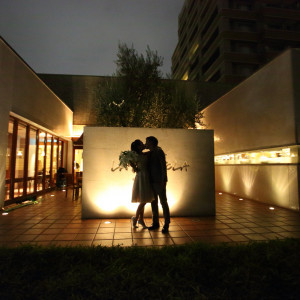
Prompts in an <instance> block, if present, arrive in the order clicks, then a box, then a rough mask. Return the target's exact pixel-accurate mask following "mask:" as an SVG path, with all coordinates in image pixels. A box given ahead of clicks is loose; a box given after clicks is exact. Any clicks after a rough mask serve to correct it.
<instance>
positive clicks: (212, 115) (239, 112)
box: [204, 51, 300, 155]
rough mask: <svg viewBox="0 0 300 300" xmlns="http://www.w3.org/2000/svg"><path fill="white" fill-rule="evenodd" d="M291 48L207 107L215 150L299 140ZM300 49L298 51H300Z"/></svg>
mask: <svg viewBox="0 0 300 300" xmlns="http://www.w3.org/2000/svg"><path fill="white" fill-rule="evenodd" d="M292 53H293V52H292V51H286V52H284V53H283V54H282V55H281V56H279V57H278V58H277V59H275V60H273V61H272V62H270V63H269V64H267V65H266V66H265V67H264V68H262V69H260V70H259V71H258V72H256V73H255V74H254V75H252V76H251V77H249V78H248V79H246V80H245V81H244V82H242V83H241V84H240V85H238V86H237V87H236V88H234V89H233V90H232V91H230V92H229V93H227V94H226V95H224V96H223V97H221V98H220V99H219V100H217V101H216V102H214V103H213V104H211V105H210V106H208V107H207V108H206V109H205V110H204V117H205V119H204V123H205V124H206V125H207V128H212V129H214V131H215V137H216V142H215V154H216V155H218V154H223V153H233V152H238V151H243V150H251V149H261V148H271V147H276V146H280V145H290V144H295V143H296V135H295V113H294V85H295V82H294V80H297V82H298V86H299V84H300V78H299V77H298V79H296V78H294V77H293V64H294V61H293V62H292V56H293V55H292ZM297 53H298V52H297Z"/></svg>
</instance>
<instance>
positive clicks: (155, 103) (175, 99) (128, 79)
mask: <svg viewBox="0 0 300 300" xmlns="http://www.w3.org/2000/svg"><path fill="white" fill-rule="evenodd" d="M115 63H116V65H117V69H116V73H115V74H114V77H111V78H109V79H107V80H105V81H104V82H103V83H101V84H100V85H99V87H98V90H97V101H96V103H95V108H96V110H97V121H98V125H100V126H123V127H153V128H194V127H195V121H196V122H199V121H201V117H202V116H201V114H199V113H198V108H199V103H198V102H199V101H198V99H197V96H196V95H190V94H189V93H188V92H187V90H186V89H184V88H183V87H182V86H181V85H180V84H178V83H177V82H176V81H172V80H163V79H162V73H161V71H160V70H159V67H161V66H162V63H163V59H162V58H161V57H160V56H159V55H158V54H157V51H152V50H151V49H150V48H149V47H147V49H146V55H145V56H144V55H143V54H138V53H137V51H136V50H135V49H134V48H133V46H131V48H129V47H128V46H127V45H126V44H119V48H118V54H117V60H116V61H115Z"/></svg>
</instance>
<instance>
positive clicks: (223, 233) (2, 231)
mask: <svg viewBox="0 0 300 300" xmlns="http://www.w3.org/2000/svg"><path fill="white" fill-rule="evenodd" d="M51 193H53V194H55V197H50V196H49V194H46V195H44V196H39V197H38V200H39V201H41V202H40V205H30V206H26V207H23V208H20V209H16V210H14V211H12V212H10V213H9V214H8V215H6V216H2V215H0V245H9V246H11V247H15V246H18V245H21V244H32V245H36V244H39V245H49V244H51V245H52V244H56V245H59V246H66V245H68V246H70V245H71V246H76V245H87V246H90V245H93V246H97V245H103V246H108V247H111V246H112V245H118V244H120V245H121V246H124V247H127V246H131V245H135V244H137V245H138V246H145V247H146V246H152V247H158V248H160V247H163V246H165V245H173V244H175V245H180V244H185V243H191V242H197V241H201V242H208V243H222V242H226V243H231V244H232V245H234V244H236V243H239V244H240V243H247V242H249V241H265V240H269V239H278V238H279V239H283V238H286V237H292V238H300V216H299V213H298V212H295V211H290V210H287V209H282V208H279V207H276V209H275V210H274V211H270V210H269V206H268V205H265V204H262V203H258V202H255V201H251V200H249V199H244V200H243V201H238V198H237V197H235V196H233V195H229V194H225V193H223V194H222V195H218V194H216V216H215V217H172V218H171V224H170V227H169V233H168V234H163V233H162V232H161V229H162V225H163V223H164V219H163V218H160V219H159V222H160V225H161V227H160V228H159V229H157V230H154V231H149V230H147V229H143V228H142V227H139V228H132V226H131V223H130V218H122V219H88V220H82V219H81V199H80V198H78V200H77V201H76V202H74V201H72V199H71V196H70V197H69V196H68V197H67V198H65V194H64V193H61V192H59V191H55V192H51ZM62 200H63V201H62ZM171 213H172V212H171ZM145 222H146V224H147V225H148V226H150V225H151V223H152V218H145Z"/></svg>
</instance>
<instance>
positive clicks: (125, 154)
mask: <svg viewBox="0 0 300 300" xmlns="http://www.w3.org/2000/svg"><path fill="white" fill-rule="evenodd" d="M119 161H120V162H119V166H120V167H122V168H124V169H126V170H127V168H128V167H129V166H131V167H132V168H133V170H134V171H136V170H137V168H138V161H139V155H138V154H137V153H136V152H134V151H122V152H121V154H120V155H119Z"/></svg>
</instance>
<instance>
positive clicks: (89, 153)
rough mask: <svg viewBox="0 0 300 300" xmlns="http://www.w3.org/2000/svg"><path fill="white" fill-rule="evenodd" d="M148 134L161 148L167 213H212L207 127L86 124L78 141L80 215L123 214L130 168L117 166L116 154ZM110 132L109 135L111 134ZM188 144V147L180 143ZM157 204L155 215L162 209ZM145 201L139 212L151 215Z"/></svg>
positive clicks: (127, 207) (128, 212) (131, 208)
mask: <svg viewBox="0 0 300 300" xmlns="http://www.w3.org/2000/svg"><path fill="white" fill-rule="evenodd" d="M150 135H154V136H156V137H157V138H158V140H159V146H161V147H162V148H163V150H164V151H165V153H166V161H167V169H168V183H167V198H168V203H169V207H170V210H171V215H172V216H208V215H210V216H211V215H214V214H215V190H214V162H213V132H212V131H210V130H204V131H199V130H187V129H150V128H124V127H123V128H122V127H121V128H119V127H118V128H112V127H110V128H107V127H86V128H85V131H84V143H83V145H84V146H83V147H84V149H83V159H84V170H83V183H82V184H83V189H82V217H83V218H106V219H107V218H123V217H126V218H127V217H131V216H133V215H134V214H135V212H136V209H137V207H138V203H131V195H132V186H133V180H134V178H135V173H133V172H132V170H131V168H128V170H125V169H121V168H120V167H119V166H118V157H119V155H120V153H121V151H124V150H128V149H129V148H130V144H131V142H132V141H134V140H135V139H137V138H139V139H141V140H142V141H145V139H146V137H147V136H150ZM112 137H113V138H112ZM186 145H188V147H187V146H186ZM159 207H160V215H161V216H162V209H161V206H160V205H159ZM151 215H152V212H151V205H150V204H147V205H146V209H145V216H149V217H150V216H151Z"/></svg>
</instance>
